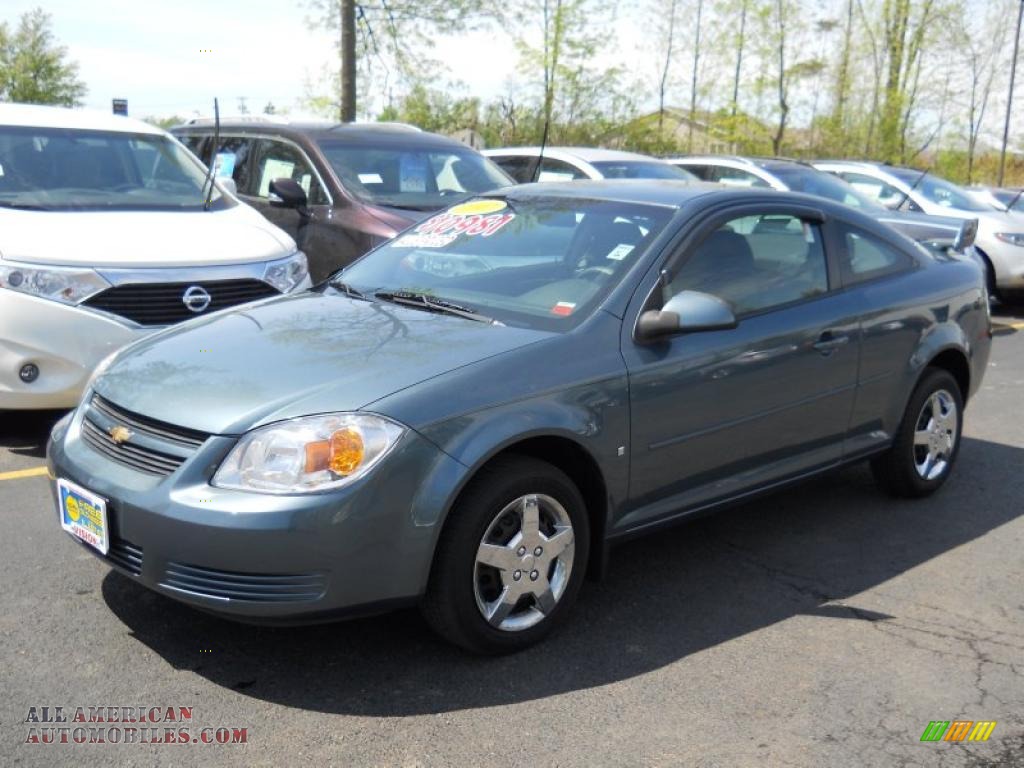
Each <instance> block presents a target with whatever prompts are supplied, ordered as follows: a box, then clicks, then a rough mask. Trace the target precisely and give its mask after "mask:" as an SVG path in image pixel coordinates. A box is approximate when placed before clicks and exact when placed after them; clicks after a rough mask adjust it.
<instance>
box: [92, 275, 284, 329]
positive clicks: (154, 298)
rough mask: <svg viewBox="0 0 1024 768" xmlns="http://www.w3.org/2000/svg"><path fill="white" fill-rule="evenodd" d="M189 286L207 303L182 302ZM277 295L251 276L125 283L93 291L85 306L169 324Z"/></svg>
mask: <svg viewBox="0 0 1024 768" xmlns="http://www.w3.org/2000/svg"><path fill="white" fill-rule="evenodd" d="M193 286H197V287H199V288H202V289H203V290H204V291H206V293H208V294H209V295H210V303H209V305H208V306H207V307H206V308H205V309H204V310H203V311H201V312H193V311H192V310H191V309H189V308H188V307H187V306H186V305H185V300H184V299H185V292H186V291H187V290H188V289H189V288H192V287H193ZM277 295H278V291H277V289H275V288H274V287H272V286H270V285H268V284H267V283H264V282H263V281H262V280H254V279H251V278H246V279H241V280H207V281H205V282H201V283H125V284H123V285H115V286H114V287H113V288H108V289H107V290H105V291H102V292H101V293H98V294H96V295H95V296H93V297H92V298H91V299H88V300H87V301H86V302H85V306H87V307H93V308H95V309H102V310H103V311H105V312H111V313H113V314H115V315H120V316H121V317H124V318H127V319H128V320H131V321H133V322H136V323H138V324H139V325H171V324H172V323H180V322H182V321H183V320H189V319H191V318H193V317H199V316H201V315H205V314H209V313H210V312H215V311H216V310H218V309H226V308H228V307H234V306H237V305H238V304H244V303H245V302H247V301H255V300H257V299H265V298H268V297H270V296H277Z"/></svg>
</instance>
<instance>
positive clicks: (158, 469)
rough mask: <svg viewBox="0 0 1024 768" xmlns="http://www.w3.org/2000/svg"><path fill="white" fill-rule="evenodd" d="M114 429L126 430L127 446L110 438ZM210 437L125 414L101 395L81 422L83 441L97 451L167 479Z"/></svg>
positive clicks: (140, 470)
mask: <svg viewBox="0 0 1024 768" xmlns="http://www.w3.org/2000/svg"><path fill="white" fill-rule="evenodd" d="M113 426H120V427H127V428H128V429H129V430H131V432H132V435H131V437H129V439H128V440H127V441H126V442H121V443H118V442H116V441H115V440H114V439H113V437H111V435H110V430H111V427H113ZM207 437H208V435H206V434H205V433H203V432H198V431H196V430H192V429H184V428H182V427H176V426H173V425H171V424H165V423H164V422H162V421H156V420H154V419H150V418H147V417H145V416H140V415H139V414H137V413H131V412H129V411H125V410H123V409H121V408H118V407H117V406H116V405H114V404H113V403H111V402H110V401H109V400H106V399H104V398H102V397H100V396H99V395H93V397H92V400H90V401H89V409H88V410H87V411H86V412H85V418H84V419H82V439H83V440H85V442H86V443H88V444H89V445H90V446H91V447H92V448H93V449H94V450H96V451H97V452H99V453H102V454H103V455H104V456H106V457H107V458H109V459H111V460H112V461H116V462H118V463H119V464H123V465H124V466H126V467H131V468H132V469H134V470H137V471H139V472H144V473H146V474H149V475H156V476H158V477H166V476H167V475H169V474H171V473H172V472H173V471H174V470H176V469H177V468H178V467H180V466H181V465H182V464H183V463H185V461H186V460H187V459H188V458H189V457H190V456H191V455H192V454H193V453H194V452H195V451H196V449H197V448H198V447H199V446H200V445H202V444H203V441H205V440H206V438H207ZM139 438H142V439H141V440H139ZM154 443H155V444H156V445H159V446H161V447H163V448H166V450H161V449H160V448H157V447H155V446H154V445H153V444H154Z"/></svg>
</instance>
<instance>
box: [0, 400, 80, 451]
mask: <svg viewBox="0 0 1024 768" xmlns="http://www.w3.org/2000/svg"><path fill="white" fill-rule="evenodd" d="M65 413H67V410H63V411H0V448H6V449H7V450H8V451H10V452H11V453H14V454H18V455H19V456H33V457H35V458H39V459H41V458H44V457H45V456H46V440H47V438H49V436H50V430H52V429H53V425H54V424H56V423H57V421H58V420H59V419H60V417H61V416H63V415H64V414H65Z"/></svg>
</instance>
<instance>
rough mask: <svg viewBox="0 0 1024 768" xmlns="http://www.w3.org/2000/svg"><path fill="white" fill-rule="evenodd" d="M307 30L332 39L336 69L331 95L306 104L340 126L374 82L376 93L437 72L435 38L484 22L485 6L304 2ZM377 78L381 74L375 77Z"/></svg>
mask: <svg viewBox="0 0 1024 768" xmlns="http://www.w3.org/2000/svg"><path fill="white" fill-rule="evenodd" d="M305 4H306V6H307V7H308V8H309V9H310V11H311V12H312V14H313V15H312V16H311V17H310V18H309V19H308V20H307V21H308V23H309V25H310V27H312V28H314V29H324V30H327V31H329V32H330V33H332V34H334V35H336V36H337V37H336V39H337V43H336V48H337V51H338V61H339V66H338V69H337V70H335V72H333V73H331V75H330V76H329V77H328V80H329V81H330V83H331V87H330V90H331V92H332V93H331V95H330V96H323V95H313V94H309V95H307V98H306V103H307V104H308V105H309V106H311V107H313V108H317V109H320V110H324V109H325V108H327V107H330V108H332V109H333V110H334V111H335V112H336V113H337V115H338V117H339V118H340V119H341V120H343V121H351V120H354V119H355V117H356V109H357V102H358V97H365V95H366V94H367V92H368V88H367V87H366V86H368V85H369V83H370V81H372V80H373V79H374V78H375V77H382V78H383V86H382V87H381V88H380V90H381V91H382V92H387V91H388V89H389V86H390V85H393V84H394V80H398V81H400V82H402V81H404V82H416V81H417V80H418V79H419V77H420V74H421V73H422V72H423V71H428V70H431V69H436V68H440V64H439V63H438V62H436V61H433V60H431V59H430V57H429V52H430V51H431V50H432V49H433V47H434V45H435V43H436V40H437V37H438V35H443V34H448V33H451V32H455V31H457V30H459V29H465V28H467V27H469V26H471V25H473V24H476V23H479V22H480V21H482V20H484V19H487V18H490V17H491V16H492V12H491V10H490V2H489V0H484V2H481V1H480V0H475V1H474V2H471V1H470V0H360V1H359V2H355V1H354V0H306V1H305ZM380 73H382V74H380Z"/></svg>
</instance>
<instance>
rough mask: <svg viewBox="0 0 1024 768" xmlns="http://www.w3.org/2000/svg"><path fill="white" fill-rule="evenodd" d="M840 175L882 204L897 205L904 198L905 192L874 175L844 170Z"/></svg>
mask: <svg viewBox="0 0 1024 768" xmlns="http://www.w3.org/2000/svg"><path fill="white" fill-rule="evenodd" d="M839 177H840V178H841V179H843V181H845V182H847V183H848V184H849V185H850V186H852V187H853V188H854V189H856V190H857V191H858V192H861V193H863V194H865V195H867V196H868V197H869V198H871V199H872V200H875V201H877V202H879V203H881V204H882V205H887V206H891V205H895V204H896V203H898V202H899V201H900V200H902V199H903V193H902V192H900V191H899V190H898V189H896V187H894V186H892V185H891V184H888V183H886V182H884V181H882V180H881V179H876V178H875V177H874V176H868V175H867V174H866V173H850V172H848V171H843V172H841V173H840V174H839Z"/></svg>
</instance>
